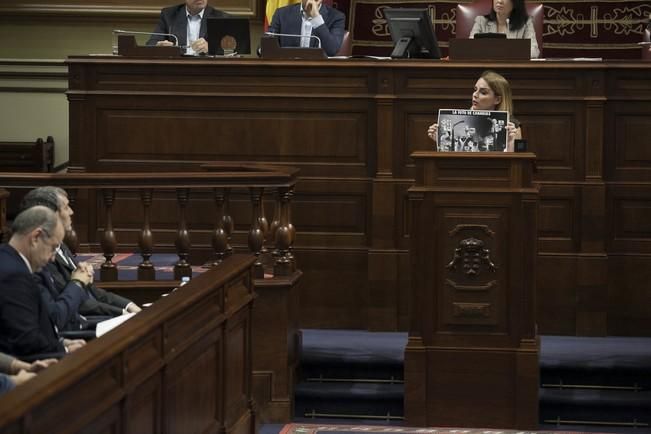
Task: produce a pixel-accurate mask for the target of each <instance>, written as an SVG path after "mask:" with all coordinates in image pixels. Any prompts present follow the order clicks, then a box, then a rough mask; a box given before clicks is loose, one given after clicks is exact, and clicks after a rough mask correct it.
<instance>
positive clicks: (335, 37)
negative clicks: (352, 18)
mask: <svg viewBox="0 0 651 434" xmlns="http://www.w3.org/2000/svg"><path fill="white" fill-rule="evenodd" d="M320 13H321V16H322V17H323V21H324V23H323V25H321V26H319V27H317V28H316V29H312V35H314V36H318V37H319V39H321V47H322V48H323V50H324V51H325V52H326V54H327V55H328V56H334V55H336V54H337V51H339V47H341V43H342V41H343V40H344V33H345V31H346V30H345V28H344V27H345V23H346V16H345V15H344V14H343V13H342V12H340V11H338V10H337V9H333V8H331V7H330V6H326V5H322V6H321V9H320ZM302 24H303V21H302V19H301V4H300V3H296V4H293V5H289V6H283V7H282V8H278V9H276V12H274V16H273V18H272V19H271V24H270V25H269V29H268V31H269V32H272V33H288V34H290V35H298V36H300V35H301V26H302ZM300 42H301V38H293V37H288V36H281V37H280V46H281V47H300V45H301V44H300ZM310 46H311V47H317V46H318V42H317V41H316V40H315V39H312V40H311V41H310Z"/></svg>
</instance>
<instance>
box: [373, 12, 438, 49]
mask: <svg viewBox="0 0 651 434" xmlns="http://www.w3.org/2000/svg"><path fill="white" fill-rule="evenodd" d="M384 16H385V17H386V19H387V22H388V24H389V32H391V39H393V44H394V48H393V52H392V53H391V57H398V58H400V57H416V58H426V59H440V58H441V51H440V50H439V44H438V42H437V41H436V35H435V34H434V27H433V26H432V19H431V18H430V16H429V13H428V12H427V9H407V8H385V9H384Z"/></svg>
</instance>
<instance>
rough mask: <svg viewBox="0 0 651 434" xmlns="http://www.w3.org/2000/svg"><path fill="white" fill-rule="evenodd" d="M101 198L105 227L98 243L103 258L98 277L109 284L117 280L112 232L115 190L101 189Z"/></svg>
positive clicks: (115, 241) (115, 244)
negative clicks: (102, 200)
mask: <svg viewBox="0 0 651 434" xmlns="http://www.w3.org/2000/svg"><path fill="white" fill-rule="evenodd" d="M102 197H103V199H104V210H105V211H104V212H105V213H106V215H105V218H106V225H105V226H104V234H103V236H102V241H101V243H100V244H101V246H102V253H103V254H104V258H105V261H104V263H103V264H102V267H101V269H100V277H101V279H102V281H103V282H111V281H115V280H118V268H117V267H116V266H115V264H114V263H113V257H114V256H115V247H116V246H117V240H116V238H115V232H113V201H114V200H115V190H114V189H112V188H106V189H103V190H102Z"/></svg>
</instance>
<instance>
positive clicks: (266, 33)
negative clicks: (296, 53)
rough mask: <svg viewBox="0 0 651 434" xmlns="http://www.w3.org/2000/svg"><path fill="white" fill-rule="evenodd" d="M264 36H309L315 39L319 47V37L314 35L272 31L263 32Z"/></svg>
mask: <svg viewBox="0 0 651 434" xmlns="http://www.w3.org/2000/svg"><path fill="white" fill-rule="evenodd" d="M264 36H285V37H289V38H310V39H316V41H317V42H318V43H319V48H321V38H319V37H318V36H316V35H309V36H303V35H294V34H291V33H274V32H264Z"/></svg>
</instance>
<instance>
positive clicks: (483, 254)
mask: <svg viewBox="0 0 651 434" xmlns="http://www.w3.org/2000/svg"><path fill="white" fill-rule="evenodd" d="M458 266H461V267H462V268H463V272H464V273H466V275H467V276H477V275H479V273H480V272H481V270H482V266H486V267H487V268H488V270H489V271H493V272H494V271H495V270H497V266H496V265H495V264H494V263H493V261H492V260H491V258H490V250H488V249H487V248H485V247H484V242H483V241H482V240H479V239H477V238H472V237H471V238H466V239H464V240H461V241H460V242H459V247H457V248H456V249H454V257H453V258H452V261H450V263H449V264H448V265H446V268H447V269H449V270H456V269H457V267H458Z"/></svg>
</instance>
